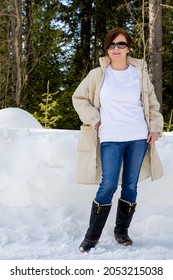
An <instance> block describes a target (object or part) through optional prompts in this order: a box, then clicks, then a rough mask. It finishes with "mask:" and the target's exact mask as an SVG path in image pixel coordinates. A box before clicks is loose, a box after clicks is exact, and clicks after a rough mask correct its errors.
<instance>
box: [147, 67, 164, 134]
mask: <svg viewBox="0 0 173 280" xmlns="http://www.w3.org/2000/svg"><path fill="white" fill-rule="evenodd" d="M147 87H148V98H149V100H148V101H149V130H150V132H160V133H161V132H162V131H163V116H162V114H161V113H160V111H159V109H160V104H159V102H158V100H157V97H156V94H155V91H154V86H153V84H152V83H151V81H150V78H149V74H148V71H147Z"/></svg>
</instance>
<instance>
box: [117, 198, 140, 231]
mask: <svg viewBox="0 0 173 280" xmlns="http://www.w3.org/2000/svg"><path fill="white" fill-rule="evenodd" d="M135 208H136V203H130V202H128V201H125V200H122V199H119V201H118V207H117V215H116V227H115V229H114V233H116V234H117V233H118V234H126V233H127V230H128V228H129V226H130V223H131V220H132V217H133V214H134V212H135Z"/></svg>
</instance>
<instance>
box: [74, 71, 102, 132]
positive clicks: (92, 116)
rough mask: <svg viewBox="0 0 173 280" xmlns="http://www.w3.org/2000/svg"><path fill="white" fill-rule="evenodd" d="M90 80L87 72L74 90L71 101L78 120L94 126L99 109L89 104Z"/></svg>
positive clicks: (98, 115) (98, 117) (97, 118)
mask: <svg viewBox="0 0 173 280" xmlns="http://www.w3.org/2000/svg"><path fill="white" fill-rule="evenodd" d="M90 82H91V81H90V79H89V74H88V75H87V77H86V78H85V79H84V80H83V81H82V82H81V83H80V84H79V86H78V87H77V89H76V91H75V92H74V94H73V96H72V103H73V106H74V109H75V110H76V112H77V113H78V115H79V118H80V120H81V121H82V122H83V123H84V124H86V125H91V126H92V127H95V125H96V123H98V122H99V121H100V113H99V110H98V109H96V108H95V107H94V106H93V105H92V104H91V100H90V97H89V83H90ZM93 88H94V87H93ZM93 94H94V93H93Z"/></svg>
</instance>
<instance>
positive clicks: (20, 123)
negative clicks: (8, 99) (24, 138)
mask: <svg viewBox="0 0 173 280" xmlns="http://www.w3.org/2000/svg"><path fill="white" fill-rule="evenodd" d="M2 127H9V128H23V127H28V128H42V126H41V124H40V123H39V122H38V121H37V120H36V119H35V118H34V117H33V116H32V115H31V114H30V113H28V112H27V111H25V110H23V109H20V108H4V109H1V110H0V128H2Z"/></svg>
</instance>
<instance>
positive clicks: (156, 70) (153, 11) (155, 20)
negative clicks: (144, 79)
mask: <svg viewBox="0 0 173 280" xmlns="http://www.w3.org/2000/svg"><path fill="white" fill-rule="evenodd" d="M149 72H150V77H151V80H152V82H153V84H154V87H155V92H156V95H157V98H158V101H159V103H160V104H161V106H162V7H161V0H151V1H149Z"/></svg>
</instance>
